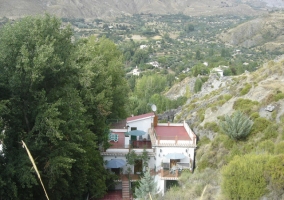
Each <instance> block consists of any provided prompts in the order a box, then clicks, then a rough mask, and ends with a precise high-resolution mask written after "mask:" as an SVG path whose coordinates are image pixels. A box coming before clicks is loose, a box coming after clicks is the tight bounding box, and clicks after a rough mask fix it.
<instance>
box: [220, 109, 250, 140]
mask: <svg viewBox="0 0 284 200" xmlns="http://www.w3.org/2000/svg"><path fill="white" fill-rule="evenodd" d="M252 125H253V122H252V121H251V120H250V119H249V118H248V117H247V116H245V115H244V114H243V113H242V112H241V111H236V112H234V113H233V114H232V115H231V116H228V115H226V116H225V121H223V122H221V128H222V130H223V131H224V133H226V134H227V135H228V136H229V137H230V138H232V139H234V140H239V139H243V138H245V137H247V136H248V134H249V133H250V131H251V128H252Z"/></svg>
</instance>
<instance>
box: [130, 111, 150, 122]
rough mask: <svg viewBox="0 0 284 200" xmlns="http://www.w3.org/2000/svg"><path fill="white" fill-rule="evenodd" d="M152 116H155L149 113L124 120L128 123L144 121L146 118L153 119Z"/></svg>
mask: <svg viewBox="0 0 284 200" xmlns="http://www.w3.org/2000/svg"><path fill="white" fill-rule="evenodd" d="M154 116H155V113H153V112H151V113H146V114H143V115H137V116H133V117H128V118H127V119H126V121H127V122H130V121H134V120H139V119H144V118H148V117H154Z"/></svg>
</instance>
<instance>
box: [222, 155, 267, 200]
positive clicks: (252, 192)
mask: <svg viewBox="0 0 284 200" xmlns="http://www.w3.org/2000/svg"><path fill="white" fill-rule="evenodd" d="M266 161H267V156H264V155H245V156H243V157H240V156H236V157H234V159H233V160H232V161H231V162H230V163H229V164H228V165H227V166H225V167H224V168H223V169H222V177H223V179H222V184H221V187H222V191H223V192H224V194H225V196H226V197H227V198H228V199H247V198H250V199H259V198H260V197H261V196H262V195H264V194H265V193H266V180H265V178H264V174H263V172H264V168H265V162H266Z"/></svg>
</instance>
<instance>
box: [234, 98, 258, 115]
mask: <svg viewBox="0 0 284 200" xmlns="http://www.w3.org/2000/svg"><path fill="white" fill-rule="evenodd" d="M258 105H259V103H258V102H257V101H251V100H249V99H242V98H240V99H238V100H237V101H235V103H234V105H233V108H234V109H235V110H240V111H242V112H244V113H246V114H248V115H250V114H251V113H252V112H253V111H255V110H256V107H257V106H258Z"/></svg>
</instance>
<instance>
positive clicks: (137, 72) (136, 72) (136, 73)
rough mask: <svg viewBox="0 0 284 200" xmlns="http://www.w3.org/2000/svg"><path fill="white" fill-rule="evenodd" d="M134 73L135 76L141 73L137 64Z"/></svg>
mask: <svg viewBox="0 0 284 200" xmlns="http://www.w3.org/2000/svg"><path fill="white" fill-rule="evenodd" d="M132 75H134V76H139V75H140V70H139V69H138V67H137V66H136V67H135V68H134V69H133V71H132Z"/></svg>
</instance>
